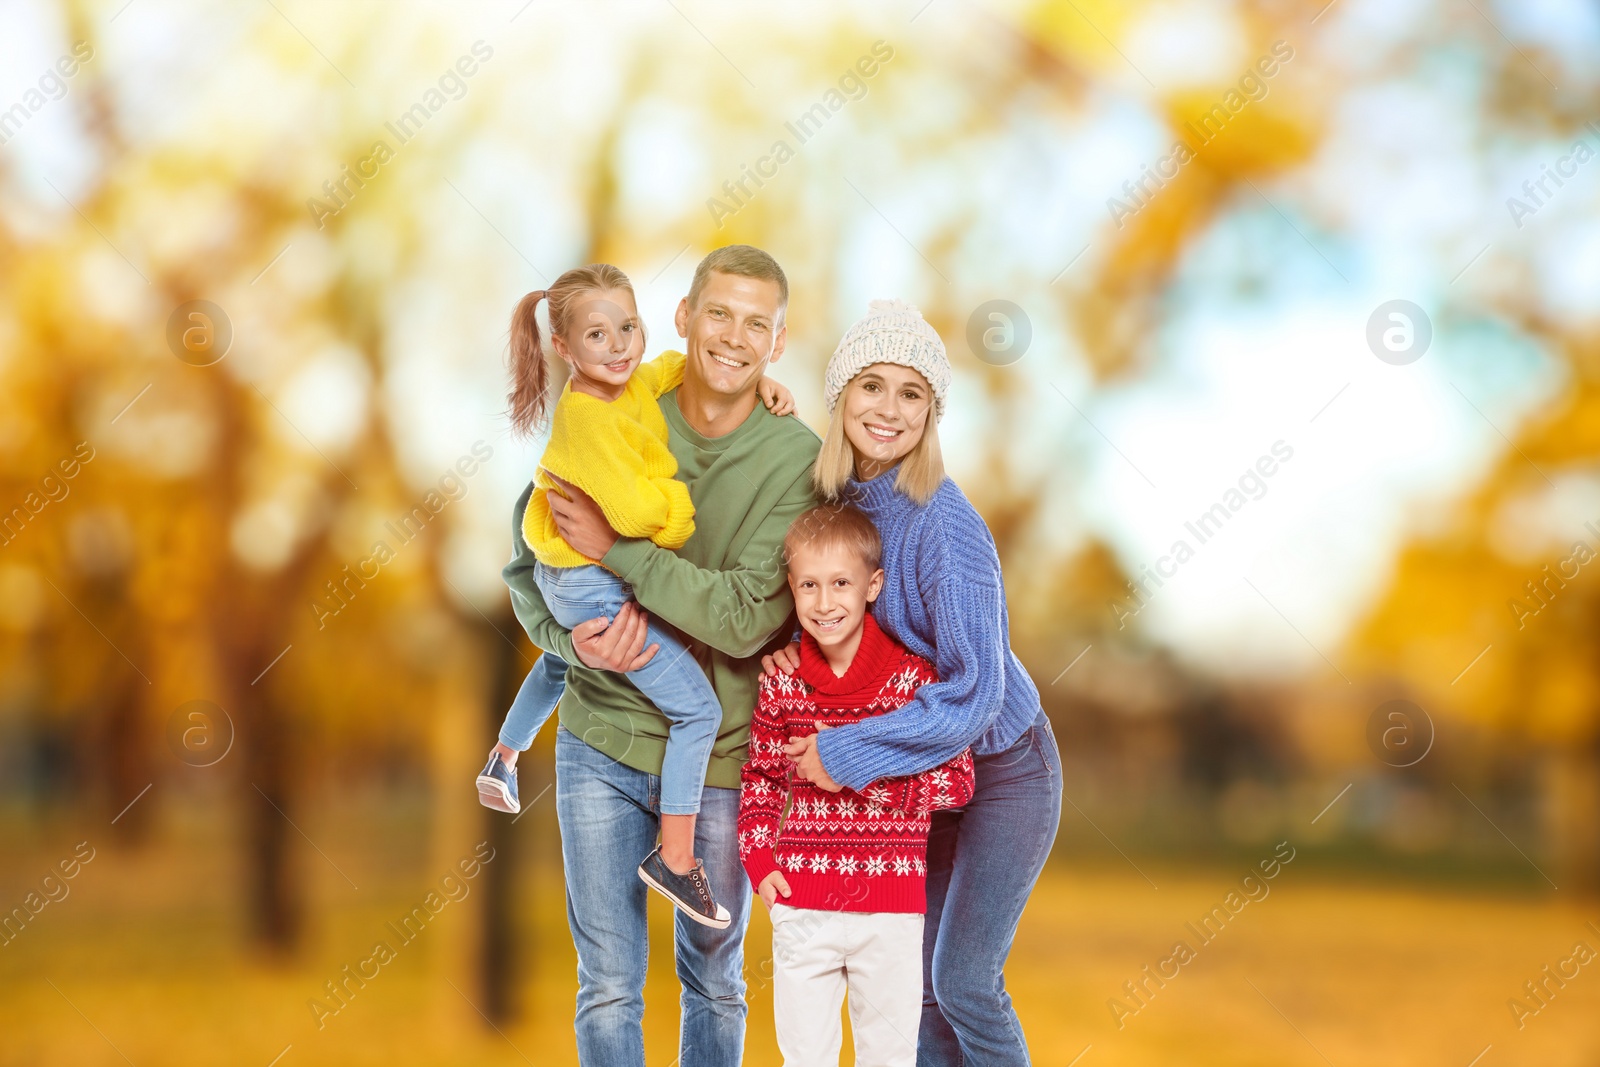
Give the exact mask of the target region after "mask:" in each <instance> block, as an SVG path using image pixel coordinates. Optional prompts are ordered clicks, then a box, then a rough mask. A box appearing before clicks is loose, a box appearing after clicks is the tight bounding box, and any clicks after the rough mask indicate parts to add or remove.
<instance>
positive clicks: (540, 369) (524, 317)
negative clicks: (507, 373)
mask: <svg viewBox="0 0 1600 1067" xmlns="http://www.w3.org/2000/svg"><path fill="white" fill-rule="evenodd" d="M545 295H546V290H544V289H539V290H536V291H534V292H531V293H529V294H528V295H527V296H525V297H523V298H522V299H521V300H519V301H517V309H516V310H515V311H513V312H512V313H511V432H512V433H514V434H516V435H517V436H518V437H531V436H532V435H533V432H534V430H536V429H537V428H538V426H539V424H540V423H542V422H543V421H544V416H545V409H546V408H547V407H548V406H549V403H550V369H549V368H548V367H546V366H545V362H544V346H543V345H542V344H541V343H540V340H539V320H538V317H537V316H536V315H535V314H534V312H535V311H536V310H537V309H538V307H539V301H540V300H542V299H544V297H545Z"/></svg>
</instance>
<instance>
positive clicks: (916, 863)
mask: <svg viewBox="0 0 1600 1067" xmlns="http://www.w3.org/2000/svg"><path fill="white" fill-rule="evenodd" d="M911 869H912V870H913V871H916V872H917V877H918V878H926V877H927V875H928V865H927V864H926V863H923V862H922V860H921V859H920V858H919V859H914V860H912V861H911Z"/></svg>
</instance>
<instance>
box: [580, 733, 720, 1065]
mask: <svg viewBox="0 0 1600 1067" xmlns="http://www.w3.org/2000/svg"><path fill="white" fill-rule="evenodd" d="M660 791H661V779H660V777H659V776H657V775H654V774H647V773H645V772H644V771H640V770H635V769H634V768H632V767H628V766H626V765H624V764H621V763H618V762H617V761H616V760H614V759H612V758H611V757H610V756H607V755H605V754H604V753H602V752H601V751H600V750H599V749H597V748H594V747H593V746H591V745H588V744H585V743H584V742H583V741H581V740H579V739H578V738H577V737H576V736H574V735H573V734H572V733H571V732H570V731H568V730H565V729H562V730H558V731H557V733H556V817H557V819H558V821H559V822H560V825H561V859H562V863H563V864H564V866H565V867H566V879H567V925H568V926H570V927H571V929H572V942H573V944H574V945H575V946H577V949H578V1014H577V1020H576V1027H575V1029H576V1031H577V1037H578V1062H579V1063H580V1064H582V1065H583V1067H644V1029H643V1020H644V979H645V961H646V957H647V952H648V948H649V940H650V938H649V930H648V929H647V927H646V923H645V904H646V900H647V898H648V895H649V892H650V891H649V889H648V888H647V887H646V886H645V884H644V883H643V882H642V881H640V880H639V875H638V873H637V867H638V864H639V857H640V856H643V855H644V854H645V853H647V852H648V851H649V850H650V848H651V846H653V845H654V844H655V839H656V831H657V829H658V828H659V825H660V817H659V813H660ZM738 816H739V791H738V790H737V789H720V788H718V787H716V786H711V787H709V788H707V789H706V790H705V795H704V797H703V798H702V802H701V807H700V818H699V819H698V820H697V821H696V823H695V829H694V851H695V855H697V856H699V857H700V859H701V860H702V861H703V862H704V863H705V868H706V877H707V879H708V880H709V881H710V883H711V892H712V893H713V894H714V895H715V896H716V898H717V901H718V902H719V903H720V904H722V905H724V906H725V907H726V908H727V909H728V911H729V912H730V913H732V915H733V922H732V924H731V925H729V926H728V928H727V929H726V930H713V929H711V928H710V927H709V926H701V925H700V924H699V923H697V922H695V921H693V920H692V919H690V918H688V917H687V916H686V915H684V914H682V913H681V912H674V915H675V916H676V917H675V920H674V922H675V927H674V941H675V943H676V948H677V952H676V959H677V970H678V980H679V981H680V982H681V983H682V985H683V995H682V998H681V1003H682V1007H683V1022H682V1032H681V1036H680V1048H679V1058H678V1062H679V1063H681V1064H683V1065H684V1067H738V1064H739V1063H740V1062H741V1060H742V1059H743V1057H744V1024H745V1014H746V1011H747V1010H748V1009H747V1007H746V1005H745V999H744V992H745V982H744V935H745V927H746V926H747V925H748V924H749V921H750V880H749V878H748V877H747V876H746V874H745V871H744V867H743V865H742V864H740V862H739V835H738Z"/></svg>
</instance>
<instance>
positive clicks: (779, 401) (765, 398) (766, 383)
mask: <svg viewBox="0 0 1600 1067" xmlns="http://www.w3.org/2000/svg"><path fill="white" fill-rule="evenodd" d="M756 395H757V396H759V397H760V398H761V402H762V403H763V404H765V405H767V410H768V411H770V412H772V413H773V414H774V415H793V414H794V394H793V393H791V392H789V390H788V389H786V388H785V387H784V386H783V385H782V384H781V383H779V382H775V381H773V380H772V379H771V378H766V377H763V378H762V379H761V380H760V381H759V382H757V383H756Z"/></svg>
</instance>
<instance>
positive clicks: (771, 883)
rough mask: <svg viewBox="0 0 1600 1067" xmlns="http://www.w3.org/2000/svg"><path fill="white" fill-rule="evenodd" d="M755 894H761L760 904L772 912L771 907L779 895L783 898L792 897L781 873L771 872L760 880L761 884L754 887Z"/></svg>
mask: <svg viewBox="0 0 1600 1067" xmlns="http://www.w3.org/2000/svg"><path fill="white" fill-rule="evenodd" d="M756 892H757V893H759V894H761V903H763V904H765V905H766V906H767V910H768V911H771V910H772V905H773V904H774V903H775V902H776V901H777V899H778V896H779V895H780V894H781V895H783V896H785V897H791V896H793V895H794V894H793V893H791V892H790V891H789V880H788V879H786V878H785V877H784V876H783V872H782V871H773V872H772V873H771V874H769V875H767V876H766V877H765V878H763V879H761V884H760V885H758V886H756Z"/></svg>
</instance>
